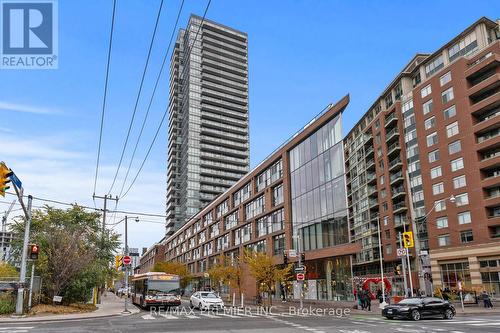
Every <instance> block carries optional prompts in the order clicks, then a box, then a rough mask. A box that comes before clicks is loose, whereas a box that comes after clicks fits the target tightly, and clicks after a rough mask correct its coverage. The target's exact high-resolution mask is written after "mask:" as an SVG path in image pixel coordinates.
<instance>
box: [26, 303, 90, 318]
mask: <svg viewBox="0 0 500 333" xmlns="http://www.w3.org/2000/svg"><path fill="white" fill-rule="evenodd" d="M96 309H97V307H96V306H95V305H93V304H80V303H75V304H70V305H51V304H39V305H36V306H34V307H33V308H32V309H31V310H30V312H29V314H30V315H37V314H70V313H85V312H92V311H95V310H96Z"/></svg>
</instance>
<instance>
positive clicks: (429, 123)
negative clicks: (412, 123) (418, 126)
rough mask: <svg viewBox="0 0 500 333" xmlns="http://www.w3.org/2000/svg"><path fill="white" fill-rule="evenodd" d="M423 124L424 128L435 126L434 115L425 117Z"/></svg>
mask: <svg viewBox="0 0 500 333" xmlns="http://www.w3.org/2000/svg"><path fill="white" fill-rule="evenodd" d="M424 126H425V129H426V130H428V129H431V128H433V127H434V126H436V117H430V118H428V119H426V120H425V122H424Z"/></svg>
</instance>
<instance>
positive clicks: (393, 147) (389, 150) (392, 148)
mask: <svg viewBox="0 0 500 333" xmlns="http://www.w3.org/2000/svg"><path fill="white" fill-rule="evenodd" d="M400 151H401V146H400V145H399V142H395V143H393V144H392V145H390V146H388V147H387V156H388V157H390V156H391V155H392V154H394V153H398V154H399V152H400Z"/></svg>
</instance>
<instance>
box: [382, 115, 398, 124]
mask: <svg viewBox="0 0 500 333" xmlns="http://www.w3.org/2000/svg"><path fill="white" fill-rule="evenodd" d="M397 121H398V117H397V116H396V113H395V112H393V113H391V114H390V115H389V116H387V117H386V118H385V127H389V126H391V125H392V124H395V123H397Z"/></svg>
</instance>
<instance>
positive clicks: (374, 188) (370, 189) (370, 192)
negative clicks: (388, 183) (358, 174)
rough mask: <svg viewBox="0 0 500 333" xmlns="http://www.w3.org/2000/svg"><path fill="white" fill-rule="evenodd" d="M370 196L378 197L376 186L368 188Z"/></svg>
mask: <svg viewBox="0 0 500 333" xmlns="http://www.w3.org/2000/svg"><path fill="white" fill-rule="evenodd" d="M368 196H369V197H378V191H377V188H376V187H375V186H368Z"/></svg>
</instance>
